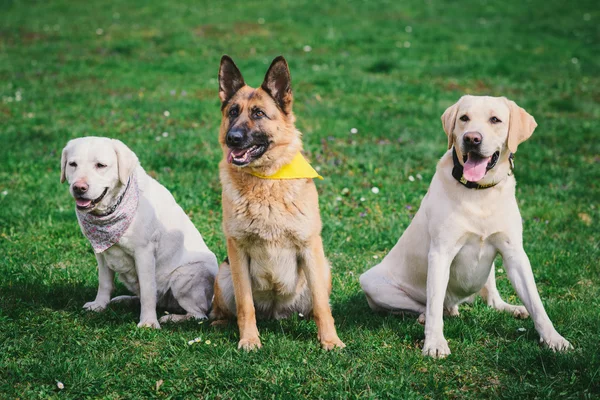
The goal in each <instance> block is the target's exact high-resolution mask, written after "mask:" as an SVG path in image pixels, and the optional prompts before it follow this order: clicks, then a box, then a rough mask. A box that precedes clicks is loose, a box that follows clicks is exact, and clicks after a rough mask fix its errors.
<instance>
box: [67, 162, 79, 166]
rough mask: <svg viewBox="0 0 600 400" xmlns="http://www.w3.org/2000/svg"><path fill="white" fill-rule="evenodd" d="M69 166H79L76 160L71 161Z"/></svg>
mask: <svg viewBox="0 0 600 400" xmlns="http://www.w3.org/2000/svg"><path fill="white" fill-rule="evenodd" d="M69 166H71V167H76V166H77V163H76V162H75V161H71V162H70V163H69Z"/></svg>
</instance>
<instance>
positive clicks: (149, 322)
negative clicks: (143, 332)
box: [137, 319, 160, 329]
mask: <svg viewBox="0 0 600 400" xmlns="http://www.w3.org/2000/svg"><path fill="white" fill-rule="evenodd" d="M137 326H138V328H154V329H160V324H159V323H158V320H156V319H144V320H142V321H140V323H139V324H138V325H137Z"/></svg>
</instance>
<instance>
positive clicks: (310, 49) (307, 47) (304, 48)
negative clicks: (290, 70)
mask: <svg viewBox="0 0 600 400" xmlns="http://www.w3.org/2000/svg"><path fill="white" fill-rule="evenodd" d="M302 49H303V50H304V52H306V53H310V52H311V51H312V47H310V46H309V45H306V46H304V47H303V48H302Z"/></svg>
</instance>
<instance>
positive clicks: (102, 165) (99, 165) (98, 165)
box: [96, 163, 106, 169]
mask: <svg viewBox="0 0 600 400" xmlns="http://www.w3.org/2000/svg"><path fill="white" fill-rule="evenodd" d="M96 168H98V169H102V168H106V164H102V163H96Z"/></svg>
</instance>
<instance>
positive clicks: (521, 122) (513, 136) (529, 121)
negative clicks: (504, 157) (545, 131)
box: [504, 97, 537, 153]
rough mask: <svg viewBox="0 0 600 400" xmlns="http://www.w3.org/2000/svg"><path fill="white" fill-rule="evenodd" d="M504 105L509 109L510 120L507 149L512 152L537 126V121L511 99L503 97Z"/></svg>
mask: <svg viewBox="0 0 600 400" xmlns="http://www.w3.org/2000/svg"><path fill="white" fill-rule="evenodd" d="M504 101H506V105H508V108H509V110H510V122H509V124H508V149H509V150H510V151H511V152H512V153H516V152H517V147H518V146H519V144H521V143H523V142H524V141H526V140H527V139H529V138H530V137H531V135H532V134H533V131H534V130H535V128H536V127H537V123H536V122H535V119H534V118H533V116H531V115H530V114H529V113H528V112H527V111H525V110H524V109H523V108H521V107H519V106H518V105H517V103H515V102H514V101H512V100H508V99H507V98H506V97H505V98H504Z"/></svg>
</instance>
